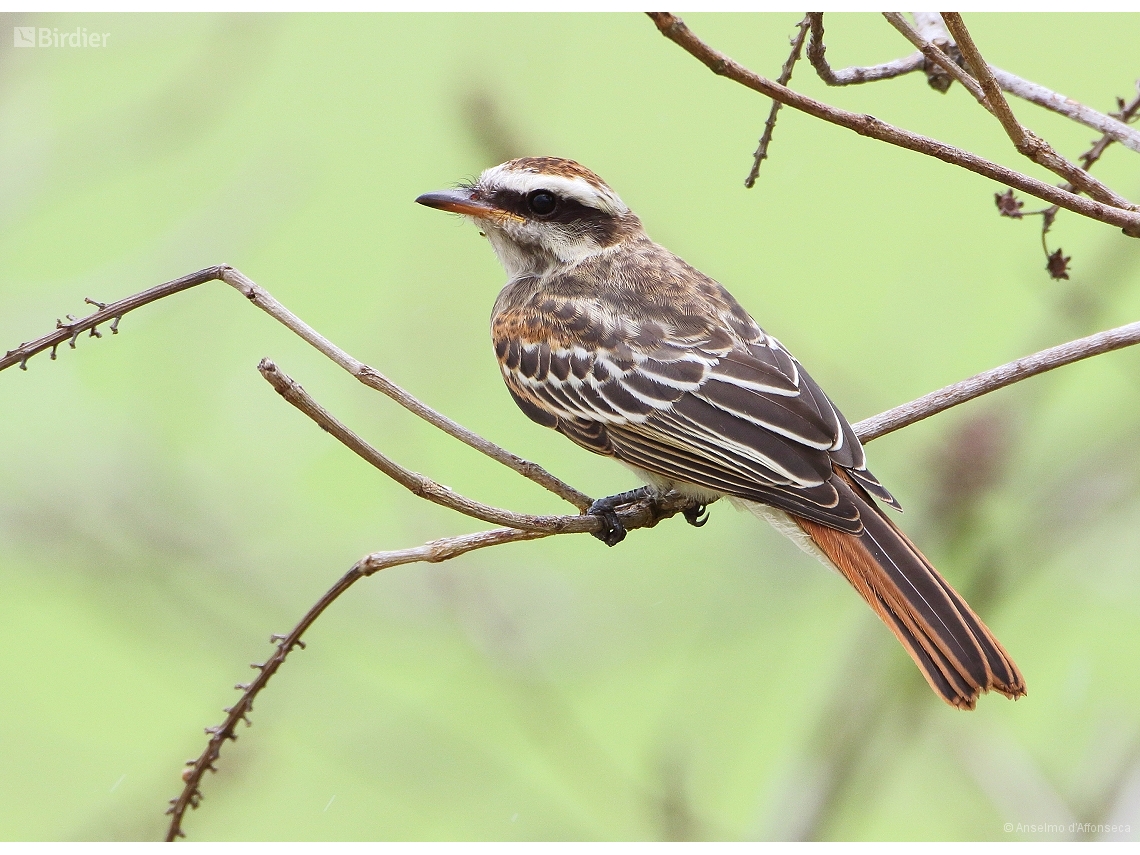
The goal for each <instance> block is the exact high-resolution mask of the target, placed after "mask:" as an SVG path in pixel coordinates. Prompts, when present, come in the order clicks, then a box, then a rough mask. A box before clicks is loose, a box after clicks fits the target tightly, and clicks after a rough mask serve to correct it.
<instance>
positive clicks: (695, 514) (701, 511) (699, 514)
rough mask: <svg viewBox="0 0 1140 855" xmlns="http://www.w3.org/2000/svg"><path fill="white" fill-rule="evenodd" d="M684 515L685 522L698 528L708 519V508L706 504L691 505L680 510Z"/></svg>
mask: <svg viewBox="0 0 1140 855" xmlns="http://www.w3.org/2000/svg"><path fill="white" fill-rule="evenodd" d="M681 513H682V514H684V516H685V522H687V523H688V524H689V525H691V526H696V527H697V528H700V527H701V526H703V525H704V524H705V523H707V522H708V521H709V508H708V505H704V504H700V505H693V507H691V508H689V509H688V510H687V511H682V512H681Z"/></svg>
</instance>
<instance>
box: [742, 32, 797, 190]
mask: <svg viewBox="0 0 1140 855" xmlns="http://www.w3.org/2000/svg"><path fill="white" fill-rule="evenodd" d="M796 26H797V27H798V28H799V32H797V33H796V35H795V36H794V37H793V38H792V52H791V53H790V54H788V58H787V59H786V60H785V61H784V67H783V68H781V69H780V77H779V81H780V84H781V85H782V86H787V85H788V81H789V80H791V79H792V69H793V68H795V66H796V61H797V60H798V59H799V58H800V50H801V49H802V48H803V46H804V36H806V35H807V29H808V19H807V18H804V19H803V20H802V21H800V22H799V23H798V24H796ZM779 112H780V102H779V101H775V100H774V101H772V109H770V110H769V111H768V118H767V120H765V122H764V132H763V133H762V134H761V135H760V144H759V145H758V146H757V147H756V153H755V154H753V155H752V171H751V172H749V173H748V177H747V178H745V179H744V186H745V187H747V188H748V189H749V190H751V189H752V187H753V186H754V185H755V184H756V176H757V175H759V174H760V163H761V162H762V161H763V160H764V159H765V158H766V157H767V156H768V146H769V145H771V144H772V134H773V133H774V132H775V130H776V114H777V113H779Z"/></svg>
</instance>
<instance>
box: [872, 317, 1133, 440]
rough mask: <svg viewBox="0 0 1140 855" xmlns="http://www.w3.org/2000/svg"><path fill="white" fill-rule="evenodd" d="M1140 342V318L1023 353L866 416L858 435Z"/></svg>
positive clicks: (888, 430) (908, 421) (887, 429)
mask: <svg viewBox="0 0 1140 855" xmlns="http://www.w3.org/2000/svg"><path fill="white" fill-rule="evenodd" d="M1137 343H1140V321H1136V322H1135V323H1131V324H1126V325H1125V326H1122V327H1117V328H1116V329H1111V330H1106V331H1104V332H1099V333H1096V334H1094V335H1090V336H1086V337H1085V338H1079V339H1076V340H1075V341H1070V342H1068V343H1066V344H1060V345H1057V346H1056V347H1050V348H1048V349H1047V350H1042V351H1040V352H1039V353H1035V354H1033V355H1032V356H1023V357H1022V358H1021V359H1016V360H1014V361H1013V362H1009V363H1007V364H1005V365H1002V366H999V367H998V368H992V369H990V370H989V371H983V372H982V373H981V374H975V375H974V376H973V377H970V378H968V379H966V380H960V381H958V382H957V383H952V384H951V385H949V386H946V387H945V388H943V389H939V390H938V391H937V392H931V393H930V394H928V395H923V396H922V397H921V398H917V399H915V400H913V401H911V402H910V403H909V404H903V405H902V406H899V407H895V408H894V409H892V410H887V412H885V413H880V414H879V415H877V416H872V417H871V418H869V419H864V420H863V421H861V422H859V423H858V424H856V425H853V427H854V429H855V434H856V436H858V437H859V439H861V440H862V441H863V442H870V441H871V440H873V439H878V438H879V437H880V436H884V435H886V434H888V433H891V432H892V431H896V430H898V429H899V428H904V427H907V426H908V425H912V424H914V423H915V422H918V421H921V420H922V419H925V418H929V417H930V416H933V415H935V414H936V413H940V412H942V411H943V410H948V409H950V408H951V407H956V406H958V405H959V404H964V403H965V402H966V401H971V400H973V399H974V398H978V397H980V396H982V395H986V394H988V393H990V392H993V391H995V390H997V389H1001V388H1003V387H1005V386H1009V385H1011V384H1013V383H1017V382H1019V381H1021V380H1025V379H1027V378H1029V377H1034V376H1036V375H1038V374H1042V373H1044V372H1046V371H1052V370H1053V369H1054V368H1060V367H1061V366H1062V365H1069V364H1071V363H1073V362H1079V361H1080V360H1082V359H1088V358H1089V357H1090V356H1098V355H1100V354H1102V353H1108V352H1110V351H1113V350H1119V349H1120V348H1122V347H1129V346H1131V345H1133V344H1137Z"/></svg>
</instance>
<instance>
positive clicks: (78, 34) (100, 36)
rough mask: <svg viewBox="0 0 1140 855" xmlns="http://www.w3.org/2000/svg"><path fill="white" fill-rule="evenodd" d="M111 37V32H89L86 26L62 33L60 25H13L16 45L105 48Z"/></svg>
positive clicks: (13, 42) (14, 43) (13, 39)
mask: <svg viewBox="0 0 1140 855" xmlns="http://www.w3.org/2000/svg"><path fill="white" fill-rule="evenodd" d="M110 37H111V34H110V33H89V32H87V28H86V27H76V28H75V29H74V30H73V31H71V32H62V33H61V32H60V31H59V28H58V27H39V28H36V27H12V44H13V45H15V46H16V47H56V48H59V47H73V48H104V47H106V46H107V39H109V38H110Z"/></svg>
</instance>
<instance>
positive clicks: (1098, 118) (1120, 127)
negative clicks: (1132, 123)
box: [990, 65, 1140, 169]
mask: <svg viewBox="0 0 1140 855" xmlns="http://www.w3.org/2000/svg"><path fill="white" fill-rule="evenodd" d="M990 72H991V73H992V74H993V76H994V79H995V80H996V81H997V82H998V86H1000V87H1001V88H1002V89H1004V90H1005V91H1006V92H1009V93H1010V94H1011V95H1016V96H1017V97H1018V98H1021V99H1023V100H1025V101H1029V102H1030V103H1032V104H1036V105H1037V106H1039V107H1044V108H1045V109H1046V110H1051V111H1053V112H1054V113H1059V114H1060V115H1062V116H1064V117H1066V118H1068V119H1072V120H1073V121H1074V122H1079V123H1080V124H1082V125H1085V126H1086V127H1089V128H1092V129H1093V130H1094V131H1099V132H1100V133H1102V134H1104V135H1105V136H1106V137H1108V138H1109V139H1110V140H1115V141H1117V142H1119V143H1120V144H1121V145H1123V146H1124V147H1125V148H1130V149H1132V151H1135V152H1140V131H1137V130H1136V129H1135V128H1130V127H1128V125H1126V124H1124V122H1123V121H1121V120H1119V119H1117V118H1115V117H1113V116H1112V115H1106V114H1104V113H1101V112H1100V111H1099V110H1094V109H1093V108H1092V107H1087V106H1085V105H1084V104H1082V103H1080V102H1079V101H1074V100H1073V99H1072V98H1068V97H1066V96H1064V95H1062V94H1061V93H1059V92H1054V91H1053V90H1052V89H1048V88H1046V87H1044V86H1042V85H1041V84H1040V83H1034V82H1033V81H1031V80H1025V79H1024V78H1021V77H1018V76H1017V75H1016V74H1012V73H1010V72H1008V71H1004V70H1002V69H1000V68H997V67H996V66H993V65H991V66H990ZM1082 165H1083V164H1082ZM1085 169H1088V167H1087V166H1085Z"/></svg>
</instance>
